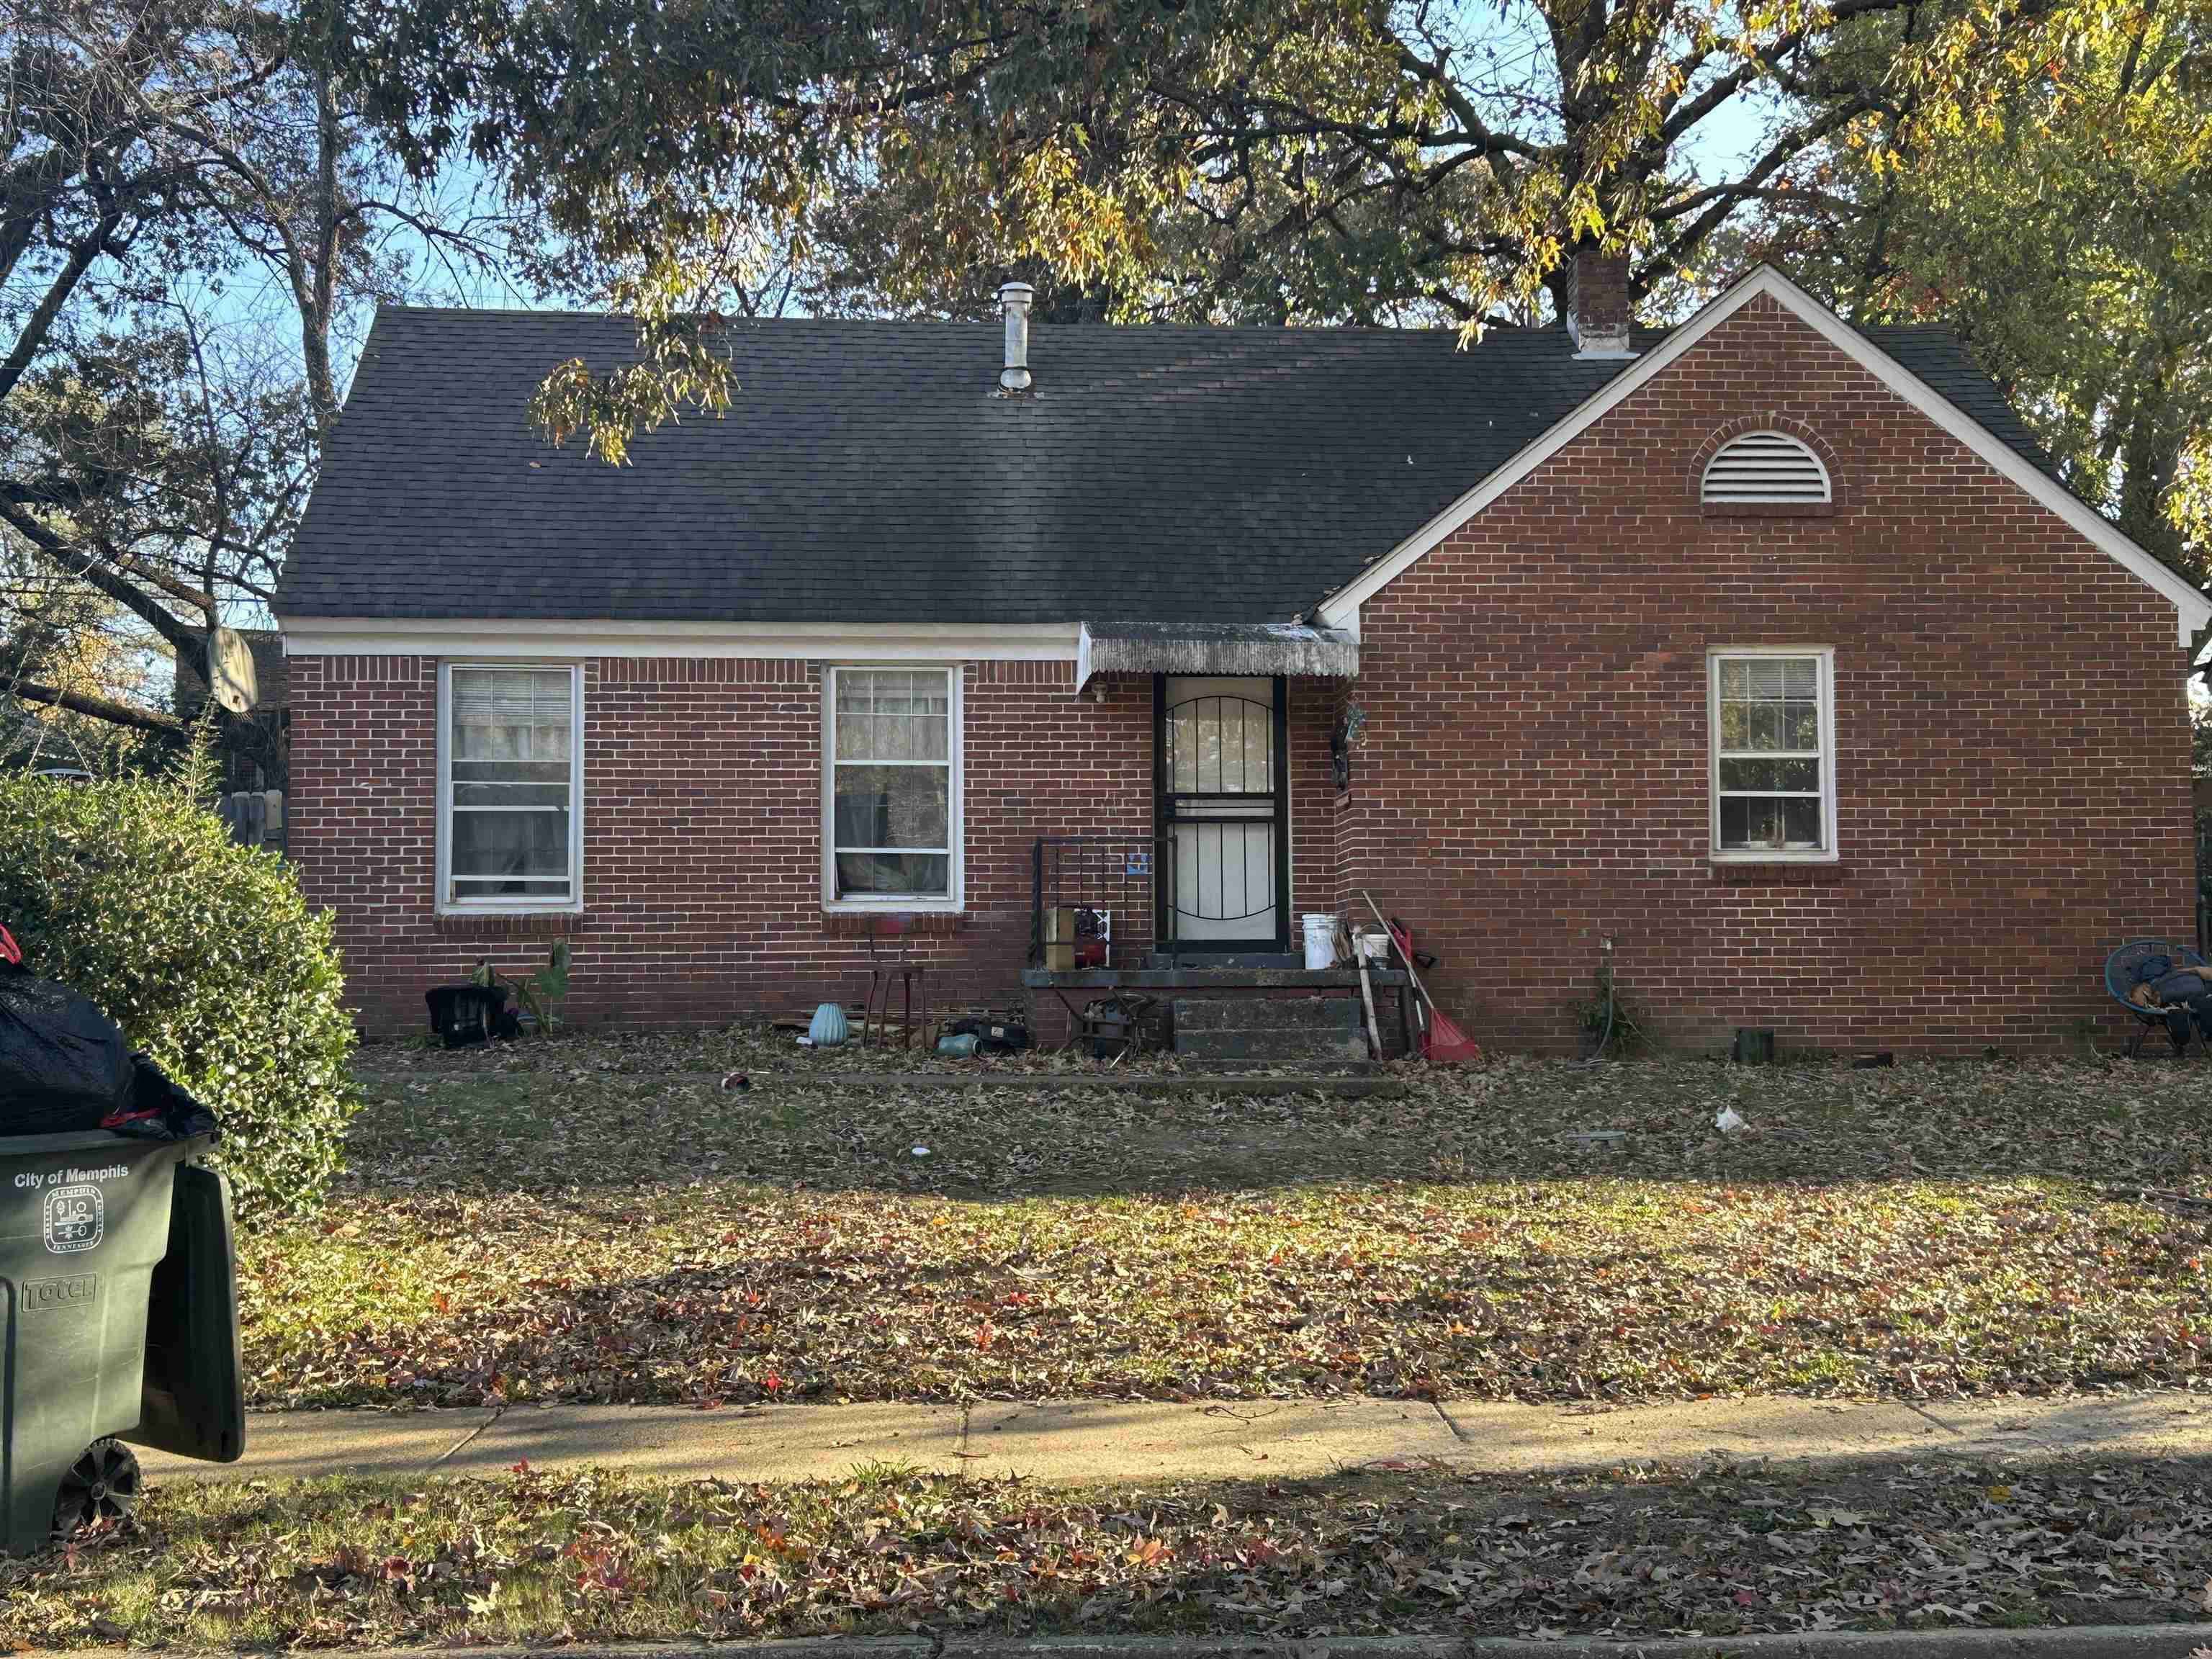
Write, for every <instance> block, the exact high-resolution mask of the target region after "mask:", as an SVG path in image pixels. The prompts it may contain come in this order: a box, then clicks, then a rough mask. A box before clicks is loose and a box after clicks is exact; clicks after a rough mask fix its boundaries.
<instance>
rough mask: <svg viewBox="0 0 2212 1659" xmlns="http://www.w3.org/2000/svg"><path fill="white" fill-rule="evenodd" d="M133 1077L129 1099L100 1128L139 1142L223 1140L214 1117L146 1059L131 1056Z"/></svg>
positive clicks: (144, 1057) (102, 1121) (109, 1115)
mask: <svg viewBox="0 0 2212 1659" xmlns="http://www.w3.org/2000/svg"><path fill="white" fill-rule="evenodd" d="M100 1127H101V1128H103V1129H112V1130H114V1131H115V1133H118V1134H119V1135H129V1136H131V1138H132V1139H137V1140H189V1139H191V1137H192V1136H194V1135H213V1136H214V1137H215V1138H216V1139H217V1140H220V1139H222V1128H221V1127H220V1126H219V1125H218V1124H217V1123H216V1121H215V1114H214V1113H213V1112H211V1111H210V1110H209V1109H207V1108H206V1107H205V1106H204V1105H202V1104H201V1103H200V1102H199V1101H198V1100H197V1099H196V1098H195V1097H192V1096H191V1094H189V1093H187V1092H186V1091H184V1090H182V1089H180V1088H179V1087H178V1086H177V1085H175V1084H174V1083H173V1082H172V1081H171V1080H170V1079H169V1075H168V1073H166V1072H164V1071H163V1070H162V1069H161V1067H160V1066H156V1065H155V1063H154V1062H153V1061H152V1060H149V1059H147V1058H146V1056H145V1055H143V1054H133V1055H131V1097H130V1099H129V1100H128V1101H126V1102H125V1103H123V1104H122V1105H121V1106H119V1107H118V1108H117V1109H115V1110H114V1111H112V1112H110V1113H109V1114H108V1115H106V1117H104V1118H102V1119H100Z"/></svg>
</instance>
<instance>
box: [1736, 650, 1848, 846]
mask: <svg viewBox="0 0 2212 1659" xmlns="http://www.w3.org/2000/svg"><path fill="white" fill-rule="evenodd" d="M1708 667H1709V672H1710V675H1711V724H1712V847H1713V856H1714V857H1716V858H1719V859H1777V858H1779V859H1832V858H1833V857H1835V855H1836V777H1835V757H1836V734H1835V658H1834V653H1832V652H1829V651H1826V650H1817V649H1803V648H1800V649H1794V650H1790V649H1769V648H1765V647H1759V648H1747V649H1743V650H1729V651H1716V652H1714V653H1712V654H1711V659H1710V660H1709V665H1708Z"/></svg>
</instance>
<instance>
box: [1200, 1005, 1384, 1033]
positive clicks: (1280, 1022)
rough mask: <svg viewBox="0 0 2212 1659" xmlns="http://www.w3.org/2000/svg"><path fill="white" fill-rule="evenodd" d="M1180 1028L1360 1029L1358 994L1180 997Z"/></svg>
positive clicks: (1229, 1029) (1221, 1029) (1253, 1029)
mask: <svg viewBox="0 0 2212 1659" xmlns="http://www.w3.org/2000/svg"><path fill="white" fill-rule="evenodd" d="M1175 1018H1176V1030H1178V1031H1357V1030H1358V1029H1359V1023H1360V1019H1361V1013H1360V1006H1359V999H1358V997H1177V998H1176V1006H1175Z"/></svg>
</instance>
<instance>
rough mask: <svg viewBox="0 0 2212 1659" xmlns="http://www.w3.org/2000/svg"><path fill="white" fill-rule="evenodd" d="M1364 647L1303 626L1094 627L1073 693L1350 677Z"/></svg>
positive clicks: (1080, 652)
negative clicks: (1232, 678)
mask: <svg viewBox="0 0 2212 1659" xmlns="http://www.w3.org/2000/svg"><path fill="white" fill-rule="evenodd" d="M1358 671H1359V641H1357V640H1355V639H1353V638H1352V636H1351V635H1349V634H1344V633H1340V632H1338V631H1337V630H1336V629H1331V628H1309V627H1307V626H1306V625H1305V624H1304V623H1091V622H1087V623H1084V624H1083V625H1082V629H1081V631H1080V633H1079V635H1077V639H1076V645H1075V689H1076V690H1078V691H1080V690H1083V688H1084V686H1085V685H1086V684H1089V682H1090V679H1091V676H1092V675H1093V674H1210V675H1240V674H1270V675H1273V674H1283V675H1289V676H1291V677H1294V678H1295V677H1298V676H1305V677H1309V678H1325V679H1350V678H1352V676H1353V675H1355V674H1357V673H1358Z"/></svg>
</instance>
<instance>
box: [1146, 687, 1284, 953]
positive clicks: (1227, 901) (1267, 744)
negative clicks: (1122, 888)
mask: <svg viewBox="0 0 2212 1659" xmlns="http://www.w3.org/2000/svg"><path fill="white" fill-rule="evenodd" d="M1155 688H1156V689H1155V691H1154V701H1155V706H1156V711H1157V715H1158V732H1157V744H1156V748H1155V753H1156V754H1157V756H1158V774H1159V777H1158V801H1159V811H1160V833H1161V835H1162V836H1163V837H1164V840H1165V842H1166V862H1167V865H1168V868H1167V870H1166V871H1165V872H1163V873H1164V875H1165V876H1166V877H1167V879H1166V880H1165V881H1164V882H1162V883H1161V884H1160V887H1161V892H1160V908H1161V910H1162V912H1163V915H1162V917H1161V928H1160V938H1161V939H1162V941H1163V943H1164V945H1167V946H1168V947H1169V948H1170V949H1174V950H1184V951H1283V950H1286V949H1287V948H1288V945H1287V944H1286V940H1287V939H1288V933H1287V927H1288V924H1289V912H1290V860H1289V859H1288V857H1287V856H1285V850H1286V845H1287V838H1286V836H1285V823H1286V817H1285V811H1284V806H1285V800H1286V798H1287V792H1286V787H1285V761H1284V755H1283V707H1284V692H1283V682H1282V681H1281V679H1279V678H1273V679H1270V678H1267V677H1265V676H1259V677H1256V678H1218V677H1216V678H1199V677H1194V676H1187V675H1176V674H1168V675H1162V676H1160V677H1159V678H1158V680H1157V681H1156V682H1155Z"/></svg>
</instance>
